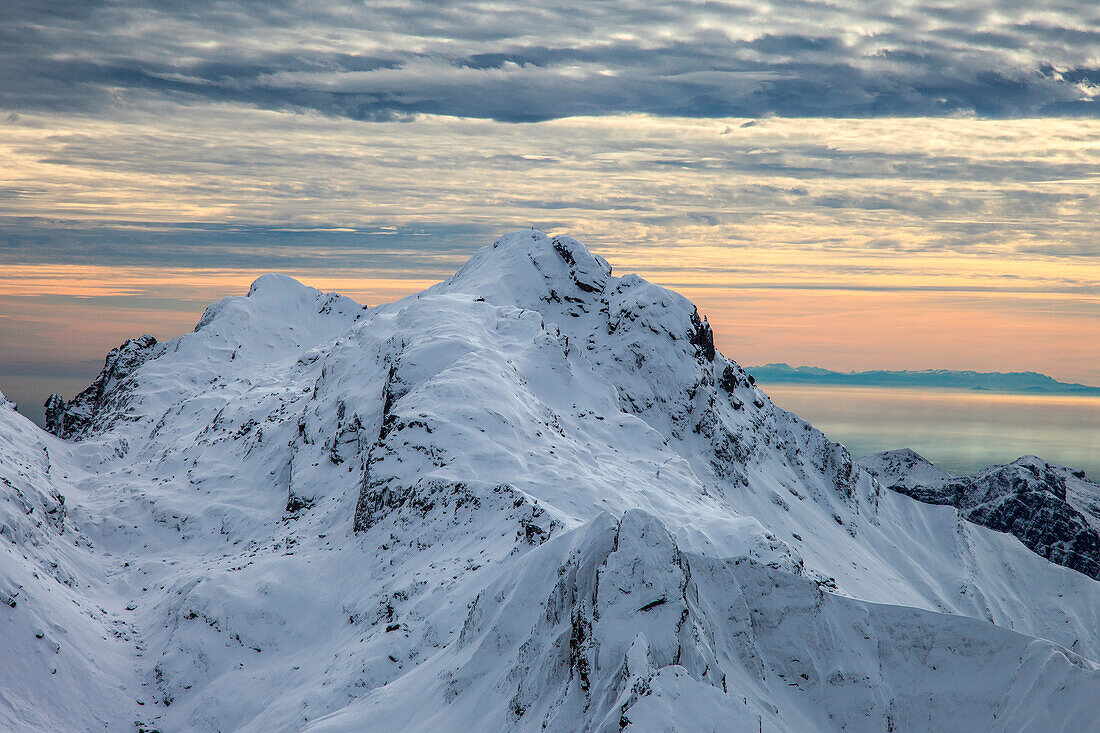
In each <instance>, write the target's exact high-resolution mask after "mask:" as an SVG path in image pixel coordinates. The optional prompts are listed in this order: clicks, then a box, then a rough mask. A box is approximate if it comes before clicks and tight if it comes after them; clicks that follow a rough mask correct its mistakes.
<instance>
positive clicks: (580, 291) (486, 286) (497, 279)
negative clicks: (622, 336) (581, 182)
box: [441, 229, 611, 306]
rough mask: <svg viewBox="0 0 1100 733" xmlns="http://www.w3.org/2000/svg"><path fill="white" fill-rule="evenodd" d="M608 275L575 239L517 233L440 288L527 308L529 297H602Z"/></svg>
mask: <svg viewBox="0 0 1100 733" xmlns="http://www.w3.org/2000/svg"><path fill="white" fill-rule="evenodd" d="M610 276H611V265H609V264H608V263H607V260H605V259H604V258H603V257H600V256H599V255H596V254H593V253H592V252H590V251H589V250H588V248H587V247H585V246H584V244H582V243H581V242H579V241H577V240H576V239H573V238H572V237H566V236H555V237H550V236H549V235H547V234H546V233H545V232H540V231H538V230H535V229H522V230H520V231H515V232H509V233H508V234H505V235H504V236H502V237H501V238H500V239H498V240H497V241H496V242H494V243H493V244H492V245H490V246H488V247H482V248H481V249H480V250H478V251H477V252H476V253H475V254H474V256H473V257H471V258H470V259H469V261H468V262H466V264H465V265H463V266H462V267H461V268H460V269H459V271H458V272H457V273H455V275H454V276H453V277H452V278H450V279H449V280H447V281H445V282H444V283H442V284H441V287H442V288H443V289H444V290H445V291H447V292H465V293H469V294H471V295H477V296H480V297H482V298H485V299H486V300H487V301H489V302H493V303H497V304H512V305H520V306H528V305H530V304H531V303H532V301H531V298H532V296H534V297H535V298H536V299H539V300H544V301H545V300H547V299H551V300H560V299H568V298H581V299H583V298H585V296H586V294H589V293H597V292H602V291H603V290H604V288H605V287H606V286H607V281H608V278H609V277H610Z"/></svg>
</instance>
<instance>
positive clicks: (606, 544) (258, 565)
mask: <svg viewBox="0 0 1100 733" xmlns="http://www.w3.org/2000/svg"><path fill="white" fill-rule="evenodd" d="M149 349H150V352H149V353H148V354H147V355H146V357H145V358H143V359H142V360H141V362H140V363H139V364H136V365H135V366H134V368H133V369H132V370H129V371H127V372H126V373H125V375H123V376H121V378H117V379H109V378H103V379H101V381H102V382H103V383H104V384H106V385H108V386H107V388H106V389H104V390H102V391H97V392H96V395H95V399H94V400H92V401H91V403H90V404H88V400H84V401H82V402H80V403H79V406H80V407H81V409H82V410H84V411H85V412H87V414H88V415H90V419H89V421H88V422H87V424H86V426H84V427H83V428H82V429H81V430H80V431H79V432H77V433H76V436H77V437H79V441H77V442H62V441H60V440H57V439H56V438H54V437H53V436H49V435H46V434H44V433H41V432H40V431H38V430H37V429H36V428H34V427H33V426H32V425H30V423H28V422H26V421H25V420H22V418H20V417H19V416H18V415H16V414H15V413H14V412H13V411H11V410H8V411H7V413H5V414H4V419H5V420H6V422H5V423H4V424H3V429H4V441H5V443H4V445H3V452H2V453H0V456H2V458H3V465H4V467H5V470H6V469H7V467H9V466H16V465H20V466H27V467H28V468H24V469H23V470H22V473H20V474H18V475H16V474H13V476H12V477H9V478H10V480H11V484H10V485H9V484H5V485H3V486H0V490H2V491H3V492H5V493H4V494H3V499H4V500H6V501H9V502H14V501H15V500H16V497H17V496H18V495H20V494H19V493H17V492H21V495H23V496H32V497H35V498H34V501H39V502H40V503H41V506H42V507H43V508H42V514H43V516H44V517H48V516H49V512H48V509H49V507H50V506H53V505H50V504H49V503H48V502H49V501H50V500H51V499H50V497H51V496H55V495H57V494H60V495H64V496H65V498H66V502H65V505H64V506H65V511H66V520H65V521H66V523H65V524H64V525H63V526H61V528H56V527H54V526H53V525H52V524H51V523H50V522H49V521H47V520H46V519H42V520H41V526H35V525H34V523H33V522H32V521H28V520H27V519H26V517H29V516H32V515H31V514H24V515H19V516H17V514H16V513H15V512H9V513H8V514H5V515H4V523H5V527H7V526H11V527H12V528H13V529H12V530H11V532H7V531H5V532H4V533H3V536H4V538H5V540H4V542H6V544H5V550H10V553H9V554H10V557H11V560H10V562H11V564H12V567H13V568H15V569H14V570H13V571H12V573H9V572H8V568H7V564H5V566H4V577H8V576H9V575H10V576H11V577H16V578H25V576H26V574H27V573H31V572H36V571H37V572H38V573H39V576H40V578H41V577H43V573H42V571H41V568H42V567H45V566H43V565H42V563H43V562H48V561H49V560H48V558H49V557H65V558H71V559H68V560H67V562H68V563H69V564H70V565H71V569H70V570H68V572H69V573H71V574H72V576H74V578H76V582H75V583H73V584H72V587H70V586H69V585H65V584H64V583H63V582H61V581H58V580H54V579H50V578H46V579H43V580H42V583H43V584H45V585H44V586H43V587H48V588H50V589H51V590H44V591H42V592H41V593H37V594H36V595H33V596H32V595H31V594H30V592H29V591H26V592H25V595H23V596H21V597H25V598H26V599H27V600H26V601H20V603H19V605H18V606H17V607H15V608H10V609H9V608H8V607H4V606H0V614H3V615H8V616H10V617H12V618H13V619H18V622H13V623H5V624H0V633H3V634H4V635H5V637H4V639H3V643H4V644H8V643H10V644H13V645H15V644H20V645H30V644H33V643H34V642H33V641H29V640H28V638H24V637H29V639H34V631H33V627H34V625H35V623H37V622H36V621H34V619H39V618H50V619H53V618H60V617H61V615H62V614H63V613H69V614H70V616H71V620H69V621H68V622H67V623H68V625H69V627H70V628H71V629H74V628H75V629H79V630H80V633H81V635H82V636H81V638H85V637H86V638H87V640H88V644H89V652H88V654H87V655H86V656H85V657H78V656H76V655H75V654H74V655H72V656H70V657H66V656H64V655H63V656H62V657H60V658H59V663H60V664H63V665H67V666H65V674H67V675H68V677H67V678H65V679H68V680H73V679H86V678H87V677H88V676H89V675H88V667H87V666H81V665H82V664H84V662H82V661H81V660H82V659H84V660H87V659H89V658H94V659H96V660H97V663H100V664H103V665H105V669H106V671H107V674H104V675H101V677H102V679H99V680H97V681H96V682H95V683H94V684H96V685H99V686H100V687H102V688H103V689H101V690H96V691H94V695H93V694H92V693H93V691H92V690H90V689H89V690H88V695H89V697H94V698H95V701H96V702H95V704H96V705H99V706H100V707H99V708H96V709H95V710H92V709H90V710H89V712H88V719H87V720H88V722H87V723H86V724H84V725H82V726H78V728H82V729H89V730H90V729H92V728H95V729H97V730H101V729H103V723H102V722H99V721H98V720H97V718H96V717H95V715H99V716H100V717H101V718H104V719H105V720H106V722H108V723H109V725H108V726H107V727H108V729H120V728H118V727H117V726H118V725H119V722H118V721H122V720H125V721H126V723H125V725H130V724H132V721H133V720H138V721H140V722H141V724H142V725H145V726H147V727H151V728H152V727H155V728H157V729H160V730H162V731H174V730H257V731H258V730H304V729H316V730H379V731H387V730H393V731H397V730H434V731H438V730H561V731H573V730H616V731H617V730H620V729H626V730H632V731H648V730H685V731H690V730H714V729H717V730H739V729H743V730H759V728H760V727H761V726H763V727H764V728H765V729H770V730H776V729H782V730H837V729H841V728H844V729H854V730H875V731H878V730H884V729H890V728H891V727H892V728H893V729H896V730H914V729H928V728H938V729H944V730H947V729H964V728H965V729H968V730H970V729H998V730H1002V729H1011V730H1017V729H1030V730H1059V729H1062V730H1075V729H1080V727H1081V726H1082V725H1084V724H1085V723H1087V722H1088V721H1091V720H1095V719H1096V716H1098V715H1100V696H1097V695H1096V694H1095V692H1097V691H1100V671H1098V669H1097V665H1096V664H1095V660H1100V634H1098V633H1097V632H1098V631H1100V584H1097V583H1096V582H1095V581H1093V580H1092V579H1090V578H1088V577H1086V576H1084V575H1082V574H1080V573H1077V572H1074V571H1072V570H1069V569H1066V568H1063V567H1060V566H1058V565H1055V564H1052V563H1050V562H1048V561H1047V560H1045V559H1043V558H1041V557H1038V556H1037V555H1035V554H1034V553H1032V552H1031V551H1029V550H1028V549H1027V548H1025V547H1024V546H1023V545H1022V544H1020V542H1019V541H1018V540H1016V539H1015V538H1014V537H1011V536H1009V535H1006V534H1003V533H1001V532H996V531H993V530H990V529H987V528H985V527H981V526H978V525H976V524H974V523H972V522H967V521H963V520H961V519H960V518H959V515H958V512H957V511H956V510H955V509H954V508H952V507H949V506H932V505H929V504H925V503H921V502H918V501H915V500H913V499H912V498H910V497H907V496H904V495H901V494H899V493H896V492H891V491H883V490H882V488H881V486H880V484H879V482H877V481H876V480H875V479H873V478H872V476H871V475H870V474H869V473H868V472H866V471H865V470H863V469H861V468H860V467H859V466H857V465H855V464H854V463H853V461H852V459H851V456H850V455H849V454H848V453H847V451H846V450H844V448H842V447H841V446H839V445H836V444H834V443H831V442H830V441H828V440H827V439H826V438H825V437H824V436H823V435H821V434H820V433H819V432H817V431H816V430H814V429H813V428H812V427H811V426H809V425H808V424H806V423H805V422H803V421H801V420H799V419H798V418H797V417H796V416H794V415H792V414H790V413H787V412H784V411H783V410H780V409H779V408H777V407H775V406H774V405H773V404H772V403H771V401H770V400H769V399H768V398H767V396H766V395H765V394H763V393H762V392H761V391H760V390H759V389H757V388H756V387H755V385H754V383H753V379H752V377H751V376H749V375H748V374H746V373H745V372H744V370H742V369H741V368H740V367H739V366H738V365H737V364H735V363H734V362H732V361H729V360H728V359H726V358H725V357H724V356H722V355H721V354H719V353H717V352H716V350H715V348H714V343H713V338H712V334H711V331H710V327H709V325H708V324H707V323H706V321H705V319H703V318H701V317H700V315H699V314H698V313H697V311H696V309H695V308H694V306H692V305H691V303H689V302H688V301H687V300H685V299H684V298H683V297H681V296H679V295H677V294H675V293H672V292H670V291H668V290H665V289H663V288H660V287H657V286H655V285H652V284H650V283H647V282H645V281H644V280H642V279H640V278H638V277H636V276H632V275H627V276H625V277H622V278H618V277H614V276H612V274H611V268H610V267H609V266H608V264H607V263H606V262H605V261H603V260H602V259H601V258H599V257H598V256H595V255H592V254H591V253H589V252H588V251H587V250H586V249H585V248H584V246H583V245H581V244H580V243H579V242H577V241H575V240H572V239H570V238H568V237H556V238H550V237H547V236H546V235H544V234H542V233H539V232H534V231H523V232H517V233H514V234H510V235H508V236H506V237H503V238H502V239H501V240H499V241H498V242H497V243H496V244H494V245H493V246H492V247H486V248H484V249H483V250H481V251H480V252H478V253H477V254H476V255H475V256H474V257H473V258H472V259H471V260H470V262H468V263H467V264H466V265H465V266H464V267H463V268H462V269H461V270H460V271H459V272H458V273H457V274H456V275H455V276H454V277H453V278H451V279H449V280H447V281H445V282H443V283H440V284H439V285H436V286H435V287H433V288H430V289H429V290H427V291H425V292H423V293H419V294H417V295H413V296H410V297H408V298H405V299H403V300H400V301H398V302H396V303H392V304H388V305H384V306H379V307H377V308H371V309H364V308H362V307H360V306H358V305H356V304H354V303H352V302H351V301H349V300H347V299H346V298H342V297H340V296H335V295H331V294H323V293H320V292H318V291H315V290H313V289H311V288H307V287H305V286H303V285H301V284H299V283H297V282H295V281H293V280H290V279H288V278H284V277H279V276H270V275H269V276H265V277H263V278H261V279H260V280H258V281H257V282H256V283H255V284H254V285H253V287H252V290H251V291H250V292H249V294H248V295H247V296H245V297H239V298H228V299H226V300H224V301H222V302H221V303H218V304H216V305H214V306H211V308H209V309H208V310H207V312H206V314H204V316H203V318H202V320H201V321H200V323H199V326H198V327H197V328H196V330H195V331H194V332H193V333H191V334H187V335H186V336H183V337H181V338H178V339H173V340H172V341H169V342H165V343H162V344H156V345H150V347H149ZM110 364H111V361H110V360H108V367H109V366H110ZM108 376H110V375H108ZM55 407H56V409H57V410H61V411H64V410H65V409H68V405H66V404H64V403H62V404H60V405H55ZM82 414H83V413H82ZM58 424H62V425H63V424H64V418H63V416H62V418H60V422H59V423H58ZM9 436H11V437H9ZM40 445H41V446H47V447H48V448H49V453H50V456H51V457H52V458H51V460H53V461H56V465H57V466H63V467H64V468H63V469H58V468H53V469H51V470H46V469H44V468H35V469H33V470H32V469H31V468H29V467H30V466H32V465H37V464H34V463H33V462H34V461H35V460H39V461H40V460H41V454H42V452H43V451H42V450H41V448H40V447H39V446H40ZM59 503H60V501H59V500H56V501H55V504H59ZM56 513H57V512H56V511H55V512H54V514H56ZM9 514H10V516H9ZM32 527H33V531H34V532H37V534H35V535H33V536H34V537H36V538H37V542H38V545H37V546H38V547H40V548H42V551H41V552H40V553H39V554H37V555H33V554H32V553H31V552H30V551H29V550H27V549H26V546H27V544H28V543H29V542H30V540H27V539H25V536H30V535H25V534H18V535H17V536H16V538H15V540H11V539H9V537H10V536H11V534H12V532H16V533H18V532H24V533H29V532H31V530H32ZM65 532H68V533H69V535H66V534H64V533H65ZM24 554H26V555H27V558H23V555H24ZM15 558H19V561H20V562H21V563H23V565H19V564H18V563H16V562H15ZM8 562H9V560H8V559H5V563H8ZM27 563H30V564H27ZM35 563H37V564H35ZM24 566H25V567H26V572H24V574H23V575H20V576H17V575H15V573H16V572H23V571H20V570H19V568H21V567H24ZM51 577H52V576H51ZM19 582H21V583H23V584H24V585H27V583H25V582H24V581H23V580H20V581H19ZM55 586H56V588H55ZM13 587H14V586H13ZM63 589H67V591H66V592H64V593H63V592H62V591H63ZM0 590H3V589H0ZM21 592H23V591H21ZM53 594H56V595H53ZM65 604H69V605H65ZM69 606H72V609H70V608H69ZM74 609H75V610H74ZM80 613H83V615H79V614H80ZM97 613H98V615H97ZM66 618H69V616H66ZM27 619H32V620H31V621H28V620H27ZM108 627H109V628H108ZM100 629H102V630H103V633H99V630H100ZM110 629H115V630H116V631H118V635H115V634H113V633H111V631H110ZM70 633H72V632H71V630H70ZM97 634H98V635H97ZM8 635H10V636H11V639H9V638H8ZM93 637H94V638H93ZM96 639H98V641H96ZM93 641H95V645H92V642H93ZM97 645H98V646H97ZM93 648H94V649H98V650H101V651H96V652H93V651H92V650H93ZM63 652H64V650H63ZM96 655H98V656H96ZM98 660H104V661H102V662H99V661H98ZM23 664H24V662H23V661H22V660H20V661H18V662H17V663H16V664H15V665H14V666H9V667H8V668H7V669H5V670H2V671H0V715H6V716H8V718H7V719H8V720H12V721H17V722H18V723H19V724H20V725H21V726H26V727H37V728H40V729H49V728H51V727H56V726H55V725H54V723H55V721H62V720H63V719H62V717H61V716H63V715H70V717H69V718H65V719H64V721H71V720H72V718H71V711H68V712H67V711H65V710H64V709H63V703H62V701H63V700H64V698H65V697H66V696H67V695H70V694H73V693H72V690H73V689H75V688H72V687H70V686H68V683H66V682H65V680H64V679H61V678H57V681H55V680H54V675H52V674H51V675H50V677H49V678H48V679H47V678H43V679H42V680H41V681H36V682H35V683H34V685H32V686H30V687H18V684H19V683H18V680H20V679H23V678H27V677H28V673H26V672H24V671H23V670H22V665H23ZM26 664H28V665H29V664H30V662H29V661H28V662H26ZM47 671H48V670H47ZM61 674H62V672H61V671H60V670H59V672H58V675H61ZM36 679H37V678H36ZM87 684H89V685H90V684H93V683H91V682H88V683H87ZM1090 693H1093V694H1090ZM97 711H98V712H97ZM108 711H120V712H118V713H117V715H116V717H115V718H114V719H109V720H108V719H107V718H108ZM34 716H37V717H34ZM0 720H4V718H0ZM62 727H64V726H62ZM69 727H72V726H69Z"/></svg>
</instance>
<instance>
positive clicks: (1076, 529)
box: [859, 449, 1100, 580]
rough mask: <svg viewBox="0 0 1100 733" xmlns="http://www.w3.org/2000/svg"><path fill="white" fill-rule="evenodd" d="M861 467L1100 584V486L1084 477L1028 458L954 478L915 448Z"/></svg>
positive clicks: (871, 460) (892, 486)
mask: <svg viewBox="0 0 1100 733" xmlns="http://www.w3.org/2000/svg"><path fill="white" fill-rule="evenodd" d="M859 463H860V465H861V466H863V467H864V468H866V469H867V470H868V471H870V472H871V473H872V474H873V475H874V476H875V477H876V478H877V479H878V480H879V481H880V482H881V483H882V484H884V485H885V486H887V487H888V488H890V489H892V490H894V491H897V492H900V493H902V494H906V495H908V496H911V497H913V498H914V499H917V500H919V501H924V502H927V503H929V504H947V505H950V506H953V507H955V508H956V509H958V510H959V513H960V515H961V516H962V517H963V518H965V519H967V520H968V521H971V522H975V523H977V524H981V525H983V526H985V527H990V528H992V529H995V530H998V531H1000V532H1008V533H1010V534H1012V535H1015V536H1016V537H1018V538H1019V539H1020V541H1021V542H1023V543H1024V545H1026V546H1027V547H1029V548H1031V549H1032V550H1034V551H1035V552H1037V553H1038V554H1040V555H1042V556H1043V557H1045V558H1047V559H1049V560H1050V561H1051V562H1056V563H1058V564H1059V565H1065V566H1066V567H1067V568H1073V569H1074V570H1077V571H1078V572H1081V573H1084V574H1085V575H1088V576H1089V577H1091V578H1094V579H1097V580H1100V486H1097V485H1096V484H1094V483H1092V482H1091V481H1089V480H1088V479H1087V478H1086V477H1085V472H1084V471H1079V470H1073V469H1069V468H1065V467H1063V466H1057V465H1055V464H1053V463H1048V462H1047V461H1044V460H1043V459H1041V458H1036V457H1035V456H1023V457H1021V458H1018V459H1016V460H1015V461H1013V462H1012V463H1009V464H1006V465H1003V466H990V467H988V468H984V469H982V470H981V471H977V472H975V473H973V474H971V475H969V476H953V475H951V474H949V473H947V472H946V471H943V470H941V469H938V468H936V467H935V466H934V465H932V464H931V463H930V462H928V461H927V460H926V459H925V458H924V457H922V456H920V455H918V454H917V453H915V452H913V451H911V450H908V449H901V450H893V451H886V452H883V453H876V454H875V455H872V456H866V457H865V458H861V459H860V460H859Z"/></svg>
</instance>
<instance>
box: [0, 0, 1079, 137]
mask: <svg viewBox="0 0 1100 733" xmlns="http://www.w3.org/2000/svg"><path fill="white" fill-rule="evenodd" d="M770 3H771V5H769V4H768V2H765V3H760V4H751V5H741V4H736V3H712V2H681V3H676V4H667V5H663V6H661V7H656V6H654V5H653V4H648V3H640V2H631V1H630V0H619V1H618V2H596V3H586V4H580V5H578V4H574V3H554V2H549V3H539V4H537V5H531V4H526V3H515V4H513V5H503V6H501V5H499V4H498V5H493V6H485V5H482V4H478V3H473V2H440V1H439V0H432V1H430V2H429V1H428V0H410V1H409V2H404V3H365V4H359V3H356V4H350V5H346V6H345V5H337V4H334V3H324V2H314V3H306V2H294V1H292V0H281V1H276V2H245V1H239V2H225V1H221V0H206V1H205V2H188V3H170V2H157V1H156V0H144V2H142V1H135V2H100V3H91V2H50V3H42V2H25V1H23V0H16V1H15V2H10V1H9V2H8V3H4V4H3V6H2V7H0V49H2V52H0V78H2V79H3V81H4V83H3V85H2V86H0V107H3V108H7V109H10V110H20V111H22V110H40V111H41V110H50V111H55V112H62V111H70V112H103V111H107V110H110V109H112V108H115V107H116V106H117V105H120V104H141V103H143V102H145V101H148V98H150V97H152V98H154V99H155V98H160V97H168V98H173V99H183V100H186V99H189V98H196V99H202V100H214V101H222V102H230V103H241V104H247V105H251V106H256V107H261V108H267V109H297V110H311V111H317V112H320V113H322V114H326V115H333V116H343V117H349V118H353V119H367V120H388V119H405V118H408V117H410V116H412V115H415V114H419V113H432V114H441V115H453V116H468V117H480V118H493V119H497V120H502V121H514V122H520V121H537V120H545V119H551V118H557V117H563V116H571V115H580V114H595V115H601V114H616V113H626V112H643V113H650V114H656V115H675V116H687V117H712V116H742V117H744V116H748V117H758V116H764V115H769V114H776V115H783V116H860V117H867V116H895V115H918V116H919V115H946V114H955V113H974V114H978V115H983V116H991V117H1012V116H1028V115H1063V116H1080V115H1085V116H1096V114H1097V109H1098V107H1097V103H1094V102H1092V101H1091V100H1092V98H1093V97H1094V96H1096V94H1097V92H1098V91H1100V88H1098V87H1097V84H1100V70H1098V69H1096V68H1095V58H1096V57H1097V55H1098V53H1100V33H1098V32H1097V31H1095V30H1094V29H1095V28H1096V27H1097V26H1098V24H1100V11H1098V10H1097V9H1096V8H1095V6H1093V5H1092V4H1091V3H1086V2H1082V3H1079V4H1072V3H1071V4H1066V3H1062V4H1058V3H1045V4H1044V3H1038V4H1030V5H1028V6H1027V7H1026V8H1020V7H1017V4H1016V3H1013V2H994V1H987V2H977V3H971V4H969V5H968V6H967V7H965V8H956V9H952V8H935V7H931V8H930V7H925V6H924V5H923V4H921V3H917V2H908V3H907V2H901V3H894V4H890V6H889V7H888V8H884V7H883V6H882V5H880V4H878V3H855V2H849V3H838V4H821V3H813V2H795V3H789V2H784V3H779V2H778V0H770ZM1040 18H1041V20H1040Z"/></svg>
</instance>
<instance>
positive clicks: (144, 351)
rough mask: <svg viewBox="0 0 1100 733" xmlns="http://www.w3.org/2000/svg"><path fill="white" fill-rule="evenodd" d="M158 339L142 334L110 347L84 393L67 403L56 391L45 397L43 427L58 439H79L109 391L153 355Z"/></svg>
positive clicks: (99, 409)
mask: <svg viewBox="0 0 1100 733" xmlns="http://www.w3.org/2000/svg"><path fill="white" fill-rule="evenodd" d="M156 345H157V340H156V339H155V338H153V337H152V336H150V335H149V334H145V335H144V336H140V337H138V338H132V339H126V341H125V342H124V343H123V344H122V345H121V346H119V347H118V348H115V349H111V351H110V353H108V354H107V358H106V360H104V362H103V370H102V371H100V373H99V376H97V377H96V378H95V380H94V381H93V382H92V383H91V384H90V385H88V386H87V387H86V388H85V389H84V391H83V392H81V393H80V394H78V395H77V396H76V397H74V398H73V399H71V400H69V401H68V402H66V401H65V400H64V398H62V396H61V395H59V394H52V395H50V396H49V398H48V399H47V400H46V404H45V408H46V429H47V430H49V431H50V432H51V433H53V434H54V435H56V436H58V437H59V438H78V437H80V436H82V435H83V434H84V433H85V432H86V431H87V430H88V428H89V427H91V425H92V423H93V421H94V420H95V417H96V415H97V413H99V412H100V411H101V409H102V408H103V405H104V403H105V402H106V400H107V398H108V396H109V395H110V394H111V392H112V391H113V390H114V389H115V388H116V387H117V386H118V385H119V384H120V383H121V382H122V381H123V380H125V379H126V378H127V377H128V376H130V374H132V373H133V372H134V370H136V369H137V368H138V367H139V366H141V365H142V364H144V363H145V361H146V360H147V359H148V358H149V357H150V356H151V355H152V354H153V351H154V349H155V347H156Z"/></svg>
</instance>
